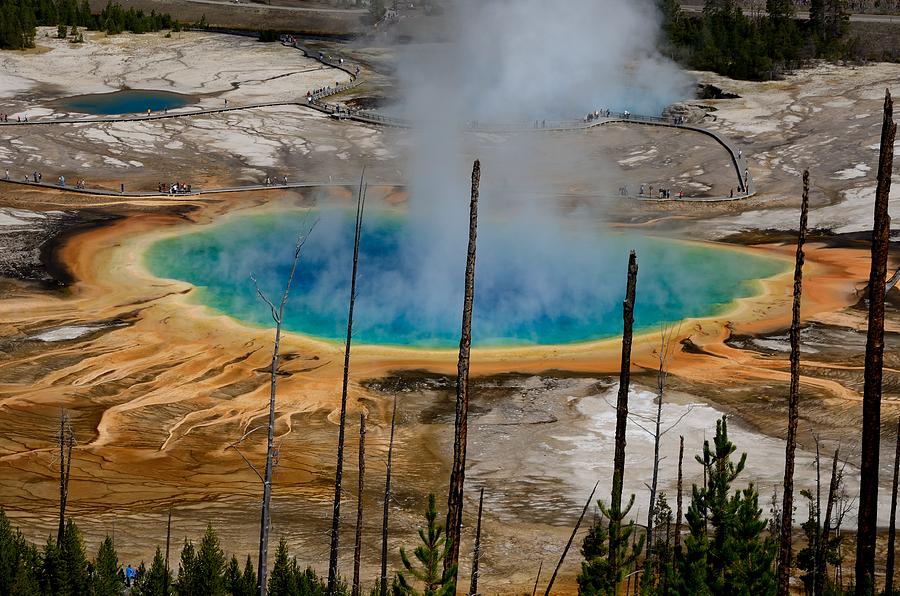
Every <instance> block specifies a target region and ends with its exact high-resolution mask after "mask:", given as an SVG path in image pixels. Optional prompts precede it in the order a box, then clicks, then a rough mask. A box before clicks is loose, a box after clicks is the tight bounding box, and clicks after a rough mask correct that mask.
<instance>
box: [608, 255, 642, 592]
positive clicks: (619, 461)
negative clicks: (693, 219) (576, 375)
mask: <svg viewBox="0 0 900 596" xmlns="http://www.w3.org/2000/svg"><path fill="white" fill-rule="evenodd" d="M637 274H638V265H637V255H635V253H634V251H631V253H630V254H629V255H628V279H627V282H626V285H625V301H624V302H623V303H622V319H623V322H624V328H623V329H622V362H621V365H620V368H619V395H618V399H617V400H616V450H615V455H614V458H613V479H612V498H611V503H610V511H613V512H615V515H612V516H611V517H610V519H609V567H610V576H611V577H618V567H619V541H620V538H621V536H620V532H619V522H618V520H617V519H616V516H617V515H618V514H619V512H620V511H621V510H622V485H623V483H624V480H625V427H626V425H627V422H628V386H629V384H630V382H631V338H632V328H633V326H634V299H635V291H636V286H637Z"/></svg>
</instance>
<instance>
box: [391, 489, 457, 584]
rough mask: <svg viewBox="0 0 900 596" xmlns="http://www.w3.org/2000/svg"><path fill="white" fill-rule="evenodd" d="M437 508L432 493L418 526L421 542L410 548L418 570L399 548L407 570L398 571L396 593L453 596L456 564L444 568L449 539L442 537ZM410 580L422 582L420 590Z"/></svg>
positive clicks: (448, 551)
mask: <svg viewBox="0 0 900 596" xmlns="http://www.w3.org/2000/svg"><path fill="white" fill-rule="evenodd" d="M436 519H437V508H436V507H435V499H434V494H433V493H432V494H430V495H428V510H427V511H426V512H425V520H426V522H427V525H426V527H425V528H419V538H420V539H421V540H422V544H421V545H419V546H417V547H416V548H415V550H414V551H413V555H414V556H415V558H416V560H418V561H419V564H420V565H421V569H416V568H414V567H413V563H412V561H410V559H409V556H408V555H407V554H406V551H405V550H404V549H402V548H401V549H400V560H401V561H402V562H403V567H404V569H406V571H405V572H404V571H399V572H397V586H396V588H395V593H398V592H399V594H403V595H406V596H419V595H421V596H452V595H453V594H455V593H456V581H455V578H456V565H451V566H450V567H449V568H447V569H446V570H444V560H445V558H446V557H447V556H448V555H449V553H450V548H451V545H450V541H449V540H448V538H447V537H446V536H444V528H443V526H441V525H440V524H438V523H437V522H436V521H435V520H436ZM412 581H416V582H418V583H421V584H422V591H421V592H419V591H417V590H416V589H415V588H414V587H413V585H412V583H411V582H412Z"/></svg>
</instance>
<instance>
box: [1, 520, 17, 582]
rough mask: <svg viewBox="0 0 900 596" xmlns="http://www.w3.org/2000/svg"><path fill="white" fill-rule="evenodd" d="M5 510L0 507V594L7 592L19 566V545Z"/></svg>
mask: <svg viewBox="0 0 900 596" xmlns="http://www.w3.org/2000/svg"><path fill="white" fill-rule="evenodd" d="M17 542H18V541H17V540H16V534H15V533H14V532H13V529H12V524H11V523H9V518H7V517H6V512H5V511H4V510H3V509H2V508H0V594H9V593H10V591H11V590H12V585H13V582H15V576H16V571H17V569H18V567H19V545H18V544H17Z"/></svg>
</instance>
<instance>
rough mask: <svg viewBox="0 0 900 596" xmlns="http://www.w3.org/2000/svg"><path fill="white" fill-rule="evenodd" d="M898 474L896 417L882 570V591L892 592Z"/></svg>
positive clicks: (899, 431) (899, 457)
mask: <svg viewBox="0 0 900 596" xmlns="http://www.w3.org/2000/svg"><path fill="white" fill-rule="evenodd" d="M898 476H900V418H898V419H897V447H896V451H895V453H894V480H893V483H892V484H891V521H890V525H888V549H887V562H886V566H885V570H884V591H885V593H886V594H887V595H888V596H891V595H892V594H893V593H894V541H895V540H896V537H897V481H898Z"/></svg>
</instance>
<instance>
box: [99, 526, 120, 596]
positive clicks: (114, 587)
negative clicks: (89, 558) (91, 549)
mask: <svg viewBox="0 0 900 596" xmlns="http://www.w3.org/2000/svg"><path fill="white" fill-rule="evenodd" d="M91 583H92V584H93V586H92V587H93V591H92V594H94V596H118V595H119V594H121V593H122V588H123V585H122V582H121V580H119V558H118V556H117V555H116V547H115V546H114V545H113V541H112V538H110V537H109V536H108V535H107V536H106V538H105V539H104V540H103V542H101V543H100V549H99V550H98V551H97V557H96V558H95V559H94V577H93V581H92V582H91Z"/></svg>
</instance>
